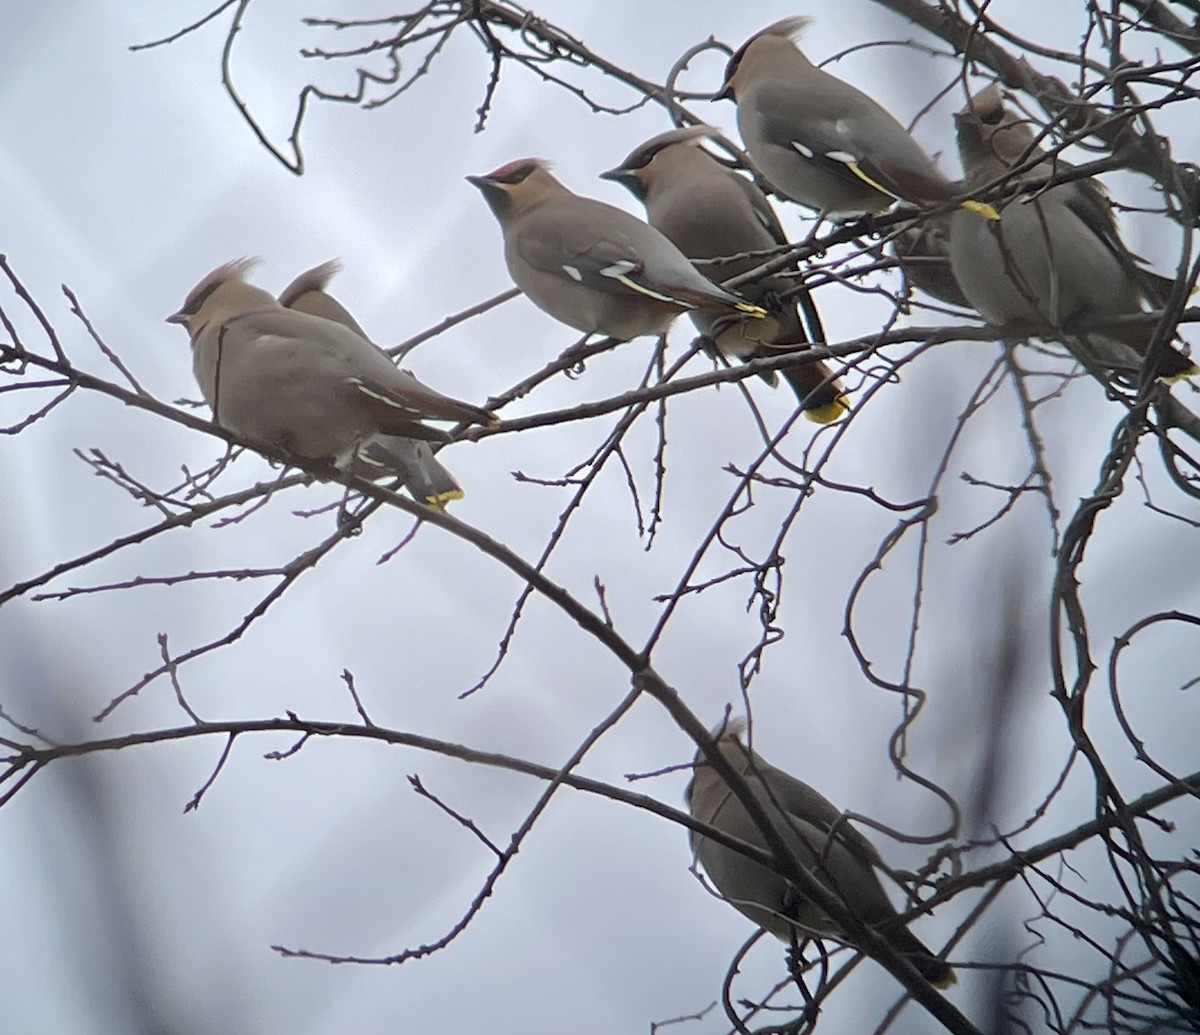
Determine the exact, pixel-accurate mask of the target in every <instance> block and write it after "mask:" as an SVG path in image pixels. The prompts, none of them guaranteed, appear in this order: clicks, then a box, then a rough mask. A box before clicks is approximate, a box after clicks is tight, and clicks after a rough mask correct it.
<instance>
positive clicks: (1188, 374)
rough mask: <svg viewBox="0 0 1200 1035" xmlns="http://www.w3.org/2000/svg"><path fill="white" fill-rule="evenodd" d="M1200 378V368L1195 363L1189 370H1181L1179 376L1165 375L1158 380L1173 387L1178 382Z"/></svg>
mask: <svg viewBox="0 0 1200 1035" xmlns="http://www.w3.org/2000/svg"><path fill="white" fill-rule="evenodd" d="M1197 376H1200V366H1197V365H1196V364H1195V363H1193V364H1192V365H1191V366H1190V367H1188V368H1187V370H1181V371H1180V372H1179V373H1178V374H1170V375H1163V376H1160V377H1159V378H1158V380H1159V381H1161V382H1162V383H1163V384H1165V385H1173V384H1175V383H1176V382H1177V381H1187V380H1188V379H1189V378H1193V377H1197Z"/></svg>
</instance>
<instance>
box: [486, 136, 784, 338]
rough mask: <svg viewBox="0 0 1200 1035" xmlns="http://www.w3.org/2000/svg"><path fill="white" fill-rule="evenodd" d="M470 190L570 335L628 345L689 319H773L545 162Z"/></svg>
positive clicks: (526, 282)
mask: <svg viewBox="0 0 1200 1035" xmlns="http://www.w3.org/2000/svg"><path fill="white" fill-rule="evenodd" d="M467 180H468V182H470V183H472V184H474V185H475V186H476V187H478V188H479V189H480V190H481V191H482V192H483V196H484V199H485V200H486V201H487V203H488V205H489V207H490V208H491V210H492V212H493V213H494V214H495V216H496V218H497V219H498V220H499V222H500V229H501V231H502V232H503V234H504V259H505V262H506V263H507V264H508V272H509V273H510V274H511V275H512V278H513V280H514V281H516V284H517V287H519V288H520V289H521V290H522V291H524V292H525V294H527V295H528V296H529V298H530V299H531V300H532V301H533V303H534V304H535V305H537V306H538V307H539V308H540V309H543V310H545V311H546V312H547V313H549V314H550V315H551V316H553V317H554V318H555V319H556V320H561V321H562V322H563V323H565V324H567V326H569V327H574V328H575V329H576V330H579V331H583V332H584V333H586V334H603V335H606V336H608V337H612V338H619V339H621V340H622V341H628V340H629V339H631V338H637V337H639V336H640V335H643V334H664V333H665V332H666V330H667V328H668V327H669V326H670V325H671V323H672V321H673V320H674V319H675V317H676V316H678V315H679V314H680V313H682V312H683V311H684V310H687V309H704V310H707V311H710V312H713V313H716V314H723V315H736V314H748V315H750V316H754V317H762V316H765V315H766V313H765V311H764V310H763V309H761V308H760V307H758V306H756V305H753V304H752V303H750V302H746V301H744V300H743V299H741V298H739V297H738V296H737V295H733V294H730V292H728V291H725V290H723V289H722V288H720V287H718V286H717V285H716V284H714V283H712V281H710V280H709V279H708V278H706V277H704V276H702V275H701V274H700V273H698V272H697V271H696V267H695V266H693V265H692V264H691V263H690V262H688V260H687V258H686V257H685V256H684V254H683V253H682V252H681V251H680V250H679V249H678V248H676V247H675V245H673V244H672V243H671V242H670V241H668V240H667V239H666V238H665V237H664V236H663V235H662V234H661V233H659V232H658V231H657V230H655V229H654V228H653V227H651V226H648V225H647V224H646V223H643V222H642V221H641V220H640V219H638V218H637V217H636V216H632V215H630V214H629V213H628V212H625V211H622V210H621V209H619V208H616V207H614V206H613V205H607V204H605V203H604V202H602V201H596V200H595V199H594V198H585V197H581V196H580V195H578V194H575V193H573V192H572V191H570V190H568V189H567V188H566V187H564V186H563V185H562V184H561V183H559V182H558V180H556V179H555V178H554V177H553V176H551V175H550V172H549V170H548V169H547V167H546V163H545V162H543V161H541V160H539V159H535V158H524V159H520V160H519V161H515V162H510V163H509V164H508V165H504V166H501V167H500V168H499V169H497V170H496V171H495V172H492V173H489V174H488V175H487V176H468V177H467Z"/></svg>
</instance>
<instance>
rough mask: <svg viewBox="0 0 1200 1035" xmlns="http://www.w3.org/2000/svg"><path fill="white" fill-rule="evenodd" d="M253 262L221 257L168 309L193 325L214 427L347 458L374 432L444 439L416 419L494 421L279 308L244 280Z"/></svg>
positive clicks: (343, 334)
mask: <svg viewBox="0 0 1200 1035" xmlns="http://www.w3.org/2000/svg"><path fill="white" fill-rule="evenodd" d="M251 264H252V262H251V261H250V260H246V259H240V260H235V261H233V262H229V263H226V264H225V265H223V266H219V267H218V268H217V269H215V270H213V271H212V273H210V274H209V275H208V276H207V277H205V278H204V279H203V280H202V281H200V283H199V284H197V285H196V287H195V288H193V289H192V291H191V292H190V293H189V294H188V296H187V299H186V300H185V302H184V304H183V307H182V308H181V309H180V310H179V312H177V313H174V314H172V315H171V316H169V317H167V321H168V322H169V323H178V324H182V325H183V326H184V327H186V328H187V330H188V333H189V334H190V335H191V339H192V370H193V372H194V373H195V375H196V381H197V383H198V384H199V385H200V390H201V392H202V393H203V395H204V399H205V401H206V402H207V403H208V404H209V405H210V406H211V407H212V410H213V419H214V420H215V421H216V422H217V423H218V424H220V425H221V426H222V427H224V428H228V429H229V430H231V431H235V432H237V433H238V434H241V435H244V436H245V437H246V438H249V439H253V440H255V441H258V442H262V443H264V444H267V445H270V446H273V447H275V448H277V449H281V450H284V451H285V452H288V453H292V454H294V455H295V456H297V457H300V458H302V459H306V460H314V461H319V462H325V463H332V464H335V465H337V466H340V467H343V468H345V467H347V466H349V465H350V464H351V463H352V462H353V460H354V457H355V456H356V455H357V452H358V449H359V447H360V446H361V445H362V444H363V443H365V442H367V441H368V440H369V439H371V438H373V437H374V436H376V435H400V436H403V437H405V438H420V439H427V440H430V441H447V440H448V437H449V436H447V434H446V433H445V432H444V431H441V430H439V429H437V428H432V427H429V426H427V425H425V424H422V423H421V421H422V420H426V419H430V420H446V421H467V422H470V423H491V422H492V421H494V419H495V418H494V417H493V415H492V414H490V413H488V412H487V411H486V410H484V409H481V408H480V407H478V406H473V405H471V404H470V403H465V402H460V401H458V400H456V399H452V398H450V397H449V396H446V395H442V394H441V393H440V392H435V391H434V390H433V389H431V388H427V387H426V386H425V385H423V384H421V382H419V381H418V380H417V379H416V378H415V377H413V376H412V375H411V374H409V373H407V372H406V371H403V370H399V369H397V368H396V366H395V365H394V364H393V363H392V362H391V361H390V360H389V359H388V357H387V356H386V355H384V353H383V352H381V351H380V350H379V349H378V348H376V347H375V346H374V345H372V344H371V343H370V342H369V341H367V340H366V339H365V338H363V337H362V336H361V335H359V334H356V333H354V331H352V330H350V329H349V328H347V327H344V326H342V325H341V324H339V323H335V322H334V321H332V320H327V319H324V318H322V317H319V316H312V315H310V314H308V313H301V312H294V311H292V310H289V309H285V308H284V307H283V306H281V305H280V304H279V302H278V301H276V299H275V298H274V297H272V296H271V295H270V294H269V293H268V292H266V291H263V290H262V289H260V288H257V287H254V286H253V285H251V284H247V283H246V281H245V280H244V279H243V278H244V276H245V273H246V270H247V268H248V267H249V266H250V265H251Z"/></svg>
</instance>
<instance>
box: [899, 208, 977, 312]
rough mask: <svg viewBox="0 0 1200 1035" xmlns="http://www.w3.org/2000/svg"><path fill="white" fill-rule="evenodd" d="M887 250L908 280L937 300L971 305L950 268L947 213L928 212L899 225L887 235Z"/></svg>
mask: <svg viewBox="0 0 1200 1035" xmlns="http://www.w3.org/2000/svg"><path fill="white" fill-rule="evenodd" d="M890 244H891V249H892V252H893V254H894V255H895V256H896V258H897V259H898V260H899V262H900V269H901V270H903V272H904V277H905V279H906V280H907V281H908V283H909V284H910V285H911V286H912V287H915V288H918V289H919V290H921V291H924V292H925V293H926V294H927V295H932V296H933V297H934V298H936V299H937V300H938V301H939V302H945V303H946V304H947V305H953V306H958V307H960V308H962V309H970V308H972V306H971V303H970V302H969V301H967V296H966V295H964V294H963V293H962V288H960V287H959V286H958V281H957V280H955V279H954V270H953V269H951V268H950V215H949V214H947V213H943V212H936V213H929V214H927V215H924V216H921V217H920V218H917V219H914V220H913V221H912V222H911V223H909V224H907V225H906V226H903V227H901V228H900V229H899V230H898V231H896V232H895V233H894V234H893V235H892V238H891V242H890Z"/></svg>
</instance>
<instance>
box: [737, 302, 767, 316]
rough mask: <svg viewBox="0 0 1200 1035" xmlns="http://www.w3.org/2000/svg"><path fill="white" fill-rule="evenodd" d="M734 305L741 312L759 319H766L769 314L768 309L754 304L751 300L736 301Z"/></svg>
mask: <svg viewBox="0 0 1200 1035" xmlns="http://www.w3.org/2000/svg"><path fill="white" fill-rule="evenodd" d="M734 306H735V307H736V308H737V311H738V312H739V313H745V314H746V315H747V316H753V317H755V318H756V319H759V320H762V319H765V318H766V315H767V311H766V310H765V309H764V308H763V307H762V306H760V305H754V304H753V303H751V302H735V303H734Z"/></svg>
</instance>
